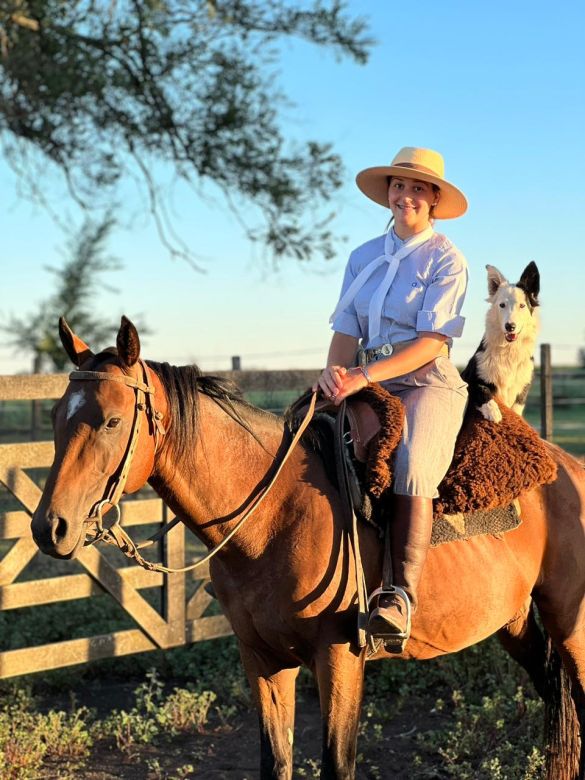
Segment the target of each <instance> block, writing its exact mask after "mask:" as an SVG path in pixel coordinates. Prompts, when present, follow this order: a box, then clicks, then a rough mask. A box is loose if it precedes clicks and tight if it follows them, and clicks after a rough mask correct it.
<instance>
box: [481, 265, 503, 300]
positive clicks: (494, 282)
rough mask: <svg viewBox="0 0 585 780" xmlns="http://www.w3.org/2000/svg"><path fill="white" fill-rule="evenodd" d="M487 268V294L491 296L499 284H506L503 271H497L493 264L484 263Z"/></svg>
mask: <svg viewBox="0 0 585 780" xmlns="http://www.w3.org/2000/svg"><path fill="white" fill-rule="evenodd" d="M486 268H487V281H488V295H489V297H490V298H493V297H494V295H495V294H496V293H497V291H498V287H499V286H500V285H501V284H506V283H507V281H508V280H507V279H506V277H505V276H504V274H503V273H501V272H500V271H498V269H497V268H496V266H495V265H486Z"/></svg>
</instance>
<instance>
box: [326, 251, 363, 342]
mask: <svg viewBox="0 0 585 780" xmlns="http://www.w3.org/2000/svg"><path fill="white" fill-rule="evenodd" d="M352 259H353V252H352V254H351V255H350V256H349V260H348V262H347V266H346V268H345V274H344V276H343V284H342V285H341V292H340V294H339V299H338V300H341V298H343V296H344V295H345V293H346V292H347V289H348V287H349V286H350V284H351V283H352V282H353V280H354V279H355V276H356V275H355V272H354V270H353V264H352ZM331 329H332V330H334V331H335V332H336V333H344V334H345V335H347V336H354V337H355V338H358V339H359V338H361V336H362V331H361V328H360V323H359V320H358V315H357V311H356V308H355V304H354V303H353V302H352V303H350V304H349V306H347V307H346V308H345V309H344V310H343V311H340V312H339V313H338V314H337V316H336V317H335V318H334V320H333V322H332V323H331Z"/></svg>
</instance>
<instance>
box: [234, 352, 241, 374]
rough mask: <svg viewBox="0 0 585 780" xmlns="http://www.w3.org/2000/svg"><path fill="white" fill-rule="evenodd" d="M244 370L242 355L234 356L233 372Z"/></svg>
mask: <svg viewBox="0 0 585 780" xmlns="http://www.w3.org/2000/svg"><path fill="white" fill-rule="evenodd" d="M241 370H242V358H241V357H240V355H233V356H232V371H241Z"/></svg>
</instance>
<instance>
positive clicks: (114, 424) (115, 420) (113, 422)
mask: <svg viewBox="0 0 585 780" xmlns="http://www.w3.org/2000/svg"><path fill="white" fill-rule="evenodd" d="M121 422H122V420H121V419H120V418H119V417H112V418H111V420H108V422H107V423H106V428H107V429H108V430H112V428H117V427H118V425H120V423H121Z"/></svg>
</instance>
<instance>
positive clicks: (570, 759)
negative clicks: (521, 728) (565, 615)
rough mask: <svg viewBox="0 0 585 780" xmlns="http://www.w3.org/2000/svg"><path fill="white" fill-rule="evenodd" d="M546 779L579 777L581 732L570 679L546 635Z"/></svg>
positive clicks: (584, 769)
mask: <svg viewBox="0 0 585 780" xmlns="http://www.w3.org/2000/svg"><path fill="white" fill-rule="evenodd" d="M545 676H546V680H545V686H546V687H545V729H544V737H545V746H546V773H545V778H546V780H580V779H581V778H582V777H583V774H581V773H580V770H581V771H585V767H582V766H581V734H580V726H579V717H578V715H577V710H576V707H575V703H574V701H573V698H572V696H571V679H570V677H569V675H568V673H567V671H566V669H565V668H564V666H563V663H562V661H561V657H560V655H559V654H558V652H557V651H556V649H555V648H554V646H553V643H552V641H551V639H550V637H549V638H548V639H547V657H546V666H545Z"/></svg>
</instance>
